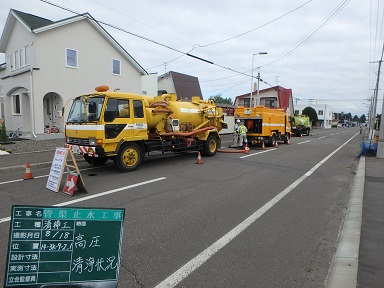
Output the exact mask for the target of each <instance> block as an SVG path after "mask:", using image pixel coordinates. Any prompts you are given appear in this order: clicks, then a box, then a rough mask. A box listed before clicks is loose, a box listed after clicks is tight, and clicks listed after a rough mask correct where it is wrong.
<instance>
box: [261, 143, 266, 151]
mask: <svg viewBox="0 0 384 288" xmlns="http://www.w3.org/2000/svg"><path fill="white" fill-rule="evenodd" d="M262 143H263V144H261V150H265V144H264V141H263V142H262Z"/></svg>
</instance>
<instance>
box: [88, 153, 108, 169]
mask: <svg viewBox="0 0 384 288" xmlns="http://www.w3.org/2000/svg"><path fill="white" fill-rule="evenodd" d="M84 160H85V161H87V163H88V164H91V165H92V166H95V167H96V166H101V165H104V164H105V163H107V161H108V157H91V156H88V155H87V154H84Z"/></svg>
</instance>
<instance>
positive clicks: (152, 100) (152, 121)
mask: <svg viewBox="0 0 384 288" xmlns="http://www.w3.org/2000/svg"><path fill="white" fill-rule="evenodd" d="M145 99H146V100H145V102H146V103H145V104H146V105H145V106H146V107H145V112H146V116H147V121H148V123H147V124H148V128H149V129H150V130H152V131H153V130H155V131H153V132H156V133H158V134H164V133H170V132H190V131H195V130H198V129H201V128H205V127H209V126H215V127H216V128H217V130H218V131H220V130H221V129H222V127H223V124H224V121H223V113H222V109H221V108H219V107H216V106H215V104H214V102H213V101H210V100H208V101H207V100H201V99H200V97H198V96H194V97H192V101H190V102H183V101H178V100H177V98H176V94H164V95H162V96H158V97H145Z"/></svg>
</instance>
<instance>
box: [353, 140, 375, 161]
mask: <svg viewBox="0 0 384 288" xmlns="http://www.w3.org/2000/svg"><path fill="white" fill-rule="evenodd" d="M376 151H377V143H375V141H373V140H364V141H363V143H361V151H360V153H359V155H357V157H358V158H360V157H361V156H363V155H368V156H375V155H376Z"/></svg>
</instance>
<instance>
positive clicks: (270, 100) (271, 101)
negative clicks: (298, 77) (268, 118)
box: [265, 98, 275, 107]
mask: <svg viewBox="0 0 384 288" xmlns="http://www.w3.org/2000/svg"><path fill="white" fill-rule="evenodd" d="M265 107H275V98H265Z"/></svg>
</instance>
